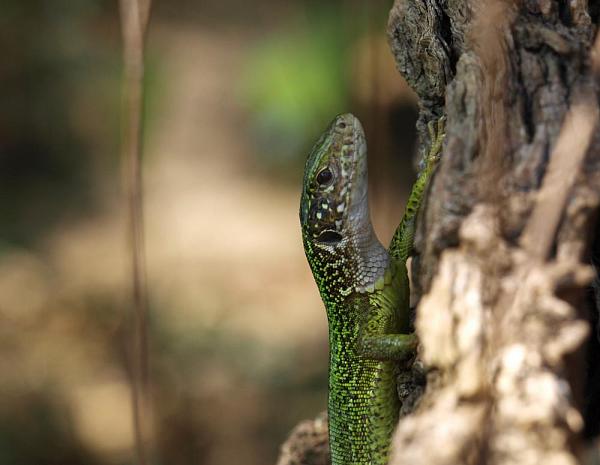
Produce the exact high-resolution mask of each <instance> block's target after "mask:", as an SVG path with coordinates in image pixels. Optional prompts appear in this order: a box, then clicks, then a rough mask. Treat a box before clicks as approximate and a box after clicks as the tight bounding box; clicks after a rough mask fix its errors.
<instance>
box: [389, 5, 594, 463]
mask: <svg viewBox="0 0 600 465" xmlns="http://www.w3.org/2000/svg"><path fill="white" fill-rule="evenodd" d="M596 3H598V2H596ZM597 9H598V5H597V4H596V5H594V7H592V5H591V4H590V5H588V4H587V2H586V1H585V0H580V1H578V0H574V1H570V2H567V1H551V0H524V1H522V2H517V1H508V0H505V1H502V0H485V1H482V0H470V1H458V0H446V1H435V0H411V1H396V3H395V5H394V7H393V9H392V12H391V15H390V22H389V34H390V39H391V45H392V50H393V53H394V56H395V58H396V62H397V65H398V69H399V70H400V72H401V73H402V74H403V75H404V77H405V78H406V79H407V81H408V82H409V83H410V84H411V86H412V87H413V88H414V90H415V91H416V92H417V94H418V95H419V97H420V105H421V115H420V119H419V125H418V126H419V130H420V132H421V135H422V139H424V137H425V133H426V131H424V128H425V125H426V123H427V121H429V120H431V119H433V118H435V117H437V116H438V115H440V114H442V113H445V114H446V115H447V128H446V129H447V135H446V143H445V147H444V153H443V158H442V160H441V163H440V166H439V169H438V171H437V173H436V175H435V177H434V179H433V180H432V182H431V184H430V189H429V193H428V197H427V204H426V205H425V207H424V208H423V210H422V214H421V216H420V219H419V224H418V233H417V237H416V244H415V247H416V250H417V259H416V260H414V262H413V263H414V268H413V273H414V274H413V277H414V278H415V279H414V282H415V285H416V286H415V287H416V292H417V295H418V296H421V295H422V296H423V298H422V300H421V302H420V305H419V307H418V310H417V323H416V327H417V332H418V335H419V338H420V341H421V344H422V345H421V353H420V354H421V357H422V359H423V361H424V363H425V364H426V366H428V367H431V368H433V369H434V370H432V372H431V373H430V375H429V378H430V379H429V383H428V390H427V392H426V394H425V396H424V397H423V399H422V401H421V403H420V406H419V409H418V410H417V412H415V413H414V414H413V415H411V416H409V417H406V418H404V419H403V420H402V421H401V422H400V425H399V427H398V430H397V432H396V434H395V437H394V440H393V457H392V460H391V463H392V464H406V463H410V464H412V465H415V464H420V463H422V464H428V465H434V464H455V463H473V464H475V463H488V464H509V463H519V464H532V465H533V464H542V463H543V464H548V463H557V464H558V463H560V464H565V465H566V464H571V463H573V464H574V463H578V462H579V460H580V453H579V451H580V449H579V448H578V446H579V445H580V444H581V441H580V439H582V438H583V433H584V431H587V432H588V434H589V435H592V434H594V433H595V432H596V428H597V424H598V417H597V415H596V414H595V412H594V409H595V408H596V407H595V402H594V400H593V396H591V395H590V392H592V393H593V388H594V385H593V383H594V379H593V374H594V370H596V369H597V363H598V359H599V357H598V351H597V345H595V342H594V343H586V342H587V341H588V339H589V337H590V335H593V337H594V338H595V337H596V334H595V331H591V329H592V327H591V326H592V325H591V324H590V323H591V322H592V321H593V313H592V311H593V312H595V311H596V310H595V308H590V306H589V305H588V300H589V299H587V296H588V290H589V285H590V283H591V282H592V280H593V277H594V272H593V268H592V267H591V266H590V263H591V259H592V254H591V251H592V250H593V248H594V247H593V245H594V243H595V241H596V239H597V235H596V229H595V219H596V216H597V211H598V202H599V198H600V145H599V143H600V138H599V137H598V133H597V122H598V93H597V86H596V80H595V79H596V77H595V75H594V71H595V69H594V66H595V65H596V63H594V60H595V57H592V54H591V52H592V50H593V37H594V34H595V30H596V26H595V24H596V23H597V20H598V17H597ZM421 145H422V146H426V144H421ZM590 310H591V311H590ZM590 351H592V353H593V354H594V355H595V357H589V359H590V361H591V362H592V363H591V364H588V363H586V355H587V354H586V352H590ZM588 365H591V366H588ZM596 392H597V393H598V394H600V390H598V389H596ZM584 420H585V421H584ZM432 444H435V447H432Z"/></svg>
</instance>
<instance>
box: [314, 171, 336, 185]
mask: <svg viewBox="0 0 600 465" xmlns="http://www.w3.org/2000/svg"><path fill="white" fill-rule="evenodd" d="M332 179H333V173H332V172H331V170H330V169H329V168H325V169H323V170H321V172H319V174H317V182H318V183H319V184H320V185H321V186H325V185H327V184H329V183H330V182H331V180H332Z"/></svg>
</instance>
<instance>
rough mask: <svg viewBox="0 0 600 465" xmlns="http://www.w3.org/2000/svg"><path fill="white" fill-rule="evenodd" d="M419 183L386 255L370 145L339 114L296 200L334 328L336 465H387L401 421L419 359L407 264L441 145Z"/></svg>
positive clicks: (435, 136)
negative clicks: (404, 388)
mask: <svg viewBox="0 0 600 465" xmlns="http://www.w3.org/2000/svg"><path fill="white" fill-rule="evenodd" d="M442 132H443V130H442V123H440V124H438V127H437V131H436V130H435V129H434V128H433V126H430V133H431V136H432V147H431V150H430V152H429V155H428V157H427V159H426V160H425V166H424V168H423V170H422V172H421V174H420V175H419V178H418V179H417V181H416V183H415V185H414V186H413V189H412V192H411V195H410V197H409V201H408V204H407V207H406V212H405V214H404V217H403V219H402V221H401V223H400V225H399V226H398V229H397V230H396V233H395V234H394V237H393V239H392V243H391V245H390V248H389V252H388V251H386V249H385V248H384V247H383V246H382V245H381V243H380V242H379V240H378V239H377V237H376V235H375V232H374V231H373V226H372V225H371V219H370V214H369V204H368V198H367V148H366V142H365V135H364V132H363V129H362V126H361V124H360V122H359V121H358V119H356V118H355V117H354V116H353V115H350V114H345V115H340V116H338V117H336V118H335V119H334V120H333V122H332V123H331V124H330V126H329V128H328V129H327V130H326V131H325V133H324V134H323V135H322V136H321V137H320V139H319V140H318V141H317V143H316V144H315V146H314V147H313V149H312V151H311V153H310V155H309V157H308V160H307V162H306V167H305V171H304V183H303V189H302V198H301V202H300V222H301V225H302V239H303V242H304V250H305V252H306V257H307V258H308V263H309V264H310V267H311V269H312V272H313V275H314V278H315V281H316V282H317V285H318V287H319V291H320V293H321V298H322V299H323V302H324V304H325V308H326V311H327V319H328V322H329V398H328V413H329V447H330V450H331V461H332V464H333V465H358V464H360V465H364V464H370V465H383V464H385V463H387V458H388V450H389V444H390V439H391V434H392V432H393V429H394V427H395V426H396V423H397V421H398V412H399V408H400V406H399V400H398V394H397V392H396V376H397V374H398V370H399V363H398V361H402V360H407V359H410V358H411V357H412V355H414V351H415V349H416V347H417V339H416V336H415V335H414V334H411V333H410V330H411V328H410V321H409V319H410V318H409V283H408V273H407V269H406V259H407V258H408V256H409V255H410V254H411V251H412V241H413V233H414V223H415V216H416V213H417V211H418V208H419V203H420V201H421V197H422V195H423V191H424V189H425V186H426V184H427V180H428V178H429V176H430V174H431V172H432V171H433V168H434V166H435V162H436V160H437V158H438V154H439V152H440V150H441V146H442V140H443V133H442Z"/></svg>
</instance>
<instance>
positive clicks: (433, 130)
mask: <svg viewBox="0 0 600 465" xmlns="http://www.w3.org/2000/svg"><path fill="white" fill-rule="evenodd" d="M445 127H446V116H442V117H441V118H439V119H438V120H437V121H433V120H432V121H430V122H429V123H427V129H428V131H429V138H430V141H431V147H430V149H429V153H428V154H427V156H426V158H425V166H426V167H425V169H426V170H428V171H430V170H432V169H433V168H434V167H435V165H436V164H437V162H438V161H439V159H440V155H441V152H442V146H443V144H444V138H445V136H446V133H445V132H444V129H445Z"/></svg>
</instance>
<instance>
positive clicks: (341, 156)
mask: <svg viewBox="0 0 600 465" xmlns="http://www.w3.org/2000/svg"><path fill="white" fill-rule="evenodd" d="M366 152H367V148H366V142H365V134H364V131H363V128H362V126H361V124H360V121H358V119H357V118H356V117H355V116H353V115H351V114H349V113H347V114H344V115H339V116H337V117H336V118H335V119H334V120H333V121H332V122H331V124H330V125H329V127H328V128H327V130H326V131H325V132H324V133H323V134H322V135H321V137H320V138H319V140H318V141H317V143H316V144H315V145H314V147H313V149H312V150H311V152H310V155H309V156H308V160H307V161H306V166H305V169H304V183H303V189H302V199H301V203H300V222H301V225H302V232H303V236H304V239H305V240H309V241H311V242H313V243H314V244H315V246H316V247H319V248H323V249H333V248H335V247H337V246H339V245H340V243H342V242H343V241H344V239H345V238H346V237H347V236H348V233H349V231H350V229H352V228H353V227H356V226H358V224H357V223H359V222H360V220H362V219H363V217H364V216H365V215H362V214H363V213H365V212H366V219H367V220H368V203H367V153H366Z"/></svg>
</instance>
